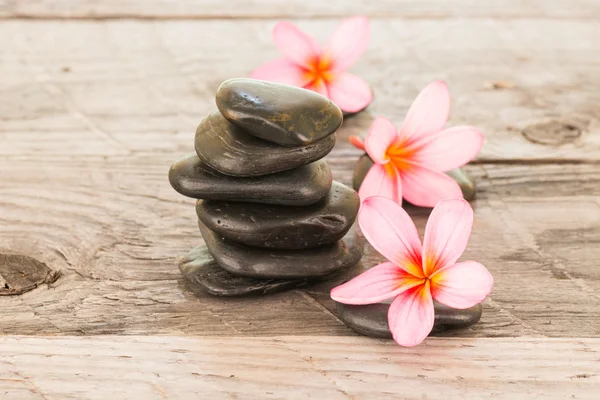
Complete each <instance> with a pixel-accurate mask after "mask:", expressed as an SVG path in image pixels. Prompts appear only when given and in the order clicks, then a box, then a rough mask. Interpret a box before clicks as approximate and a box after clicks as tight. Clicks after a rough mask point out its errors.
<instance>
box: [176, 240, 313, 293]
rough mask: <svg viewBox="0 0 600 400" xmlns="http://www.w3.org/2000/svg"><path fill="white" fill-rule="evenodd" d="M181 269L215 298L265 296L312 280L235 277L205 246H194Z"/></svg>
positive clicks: (306, 283) (184, 259) (186, 276)
mask: <svg viewBox="0 0 600 400" xmlns="http://www.w3.org/2000/svg"><path fill="white" fill-rule="evenodd" d="M179 270H180V271H181V273H182V274H183V276H184V278H186V279H187V280H188V281H189V282H190V283H191V284H192V285H194V286H198V287H200V288H201V289H204V290H205V291H206V292H208V293H209V294H212V295H213V296H226V297H235V296H250V295H265V294H271V293H276V292H281V291H284V290H289V289H295V288H300V287H303V286H306V285H308V284H309V280H308V279H294V280H285V279H253V278H245V277H243V276H238V275H234V274H232V273H230V272H227V271H225V270H224V269H223V268H221V267H219V265H218V264H217V263H216V261H215V260H214V259H213V257H212V256H211V254H210V252H209V251H208V248H207V247H206V246H205V245H200V246H198V247H194V248H193V249H192V250H191V251H190V252H189V253H188V254H187V255H186V256H185V257H184V258H183V259H182V260H181V262H180V263H179Z"/></svg>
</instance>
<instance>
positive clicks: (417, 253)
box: [358, 196, 424, 278]
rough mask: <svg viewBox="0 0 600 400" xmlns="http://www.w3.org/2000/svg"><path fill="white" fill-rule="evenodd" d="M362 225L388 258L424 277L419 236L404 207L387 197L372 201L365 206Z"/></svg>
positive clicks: (359, 218)
mask: <svg viewBox="0 0 600 400" xmlns="http://www.w3.org/2000/svg"><path fill="white" fill-rule="evenodd" d="M358 224H359V225H360V229H361V230H362V232H363V234H364V235H365V238H366V239H367V240H368V241H369V243H371V246H373V247H374V248H375V250H377V251H378V252H380V253H381V254H382V255H383V256H384V257H385V258H387V259H388V260H389V261H391V262H393V263H394V264H396V265H397V266H398V267H400V268H402V269H403V270H405V271H406V272H408V273H410V274H412V275H414V276H416V277H418V278H422V277H423V276H424V275H423V269H422V267H421V240H420V239H419V233H418V232H417V228H416V227H415V224H413V222H412V220H411V219H410V217H409V216H408V214H407V213H406V211H404V209H403V208H402V207H400V206H399V205H398V204H396V203H395V202H394V201H393V200H390V199H388V198H385V197H381V196H374V197H369V198H367V199H366V200H365V201H364V202H363V203H362V206H361V208H360V211H359V213H358Z"/></svg>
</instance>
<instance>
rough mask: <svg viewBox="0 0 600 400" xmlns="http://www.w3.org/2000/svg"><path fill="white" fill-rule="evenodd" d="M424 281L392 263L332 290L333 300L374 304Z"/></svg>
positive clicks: (380, 266)
mask: <svg viewBox="0 0 600 400" xmlns="http://www.w3.org/2000/svg"><path fill="white" fill-rule="evenodd" d="M422 283H423V280H422V279H416V278H415V277H414V276H412V275H410V274H408V273H406V272H405V271H403V270H402V269H400V268H398V266H396V265H394V264H393V263H391V262H385V263H383V264H379V265H377V266H375V267H373V268H371V269H369V270H367V271H365V272H363V273H362V274H360V275H359V276H357V277H356V278H354V279H352V280H351V281H349V282H346V283H344V284H343V285H340V286H338V287H335V288H333V289H332V290H331V298H332V299H333V300H335V301H338V302H340V303H344V304H373V303H379V302H380V301H383V300H387V299H391V298H392V297H395V296H397V295H398V294H399V293H402V292H403V291H405V290H408V289H410V288H411V287H414V286H416V285H420V284H422Z"/></svg>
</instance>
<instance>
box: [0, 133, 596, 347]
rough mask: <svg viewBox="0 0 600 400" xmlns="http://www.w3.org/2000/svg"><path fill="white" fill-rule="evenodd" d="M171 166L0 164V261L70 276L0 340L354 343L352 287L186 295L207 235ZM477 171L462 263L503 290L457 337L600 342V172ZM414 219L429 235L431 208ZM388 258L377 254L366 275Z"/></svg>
mask: <svg viewBox="0 0 600 400" xmlns="http://www.w3.org/2000/svg"><path fill="white" fill-rule="evenodd" d="M344 149H345V150H344ZM353 151H354V150H352V149H349V148H348V145H347V144H346V143H340V144H339V149H336V150H335V153H334V154H333V155H331V156H330V157H329V158H328V160H329V161H330V163H331V166H332V168H333V173H334V176H335V177H336V179H340V180H341V181H343V182H345V183H349V182H350V179H351V178H350V171H351V168H352V162H353V158H352V157H351V156H348V155H345V156H343V157H340V156H337V154H338V153H341V154H344V153H349V152H353ZM172 158H173V155H172V154H157V155H153V156H130V157H107V158H93V157H71V158H69V159H66V160H59V159H48V160H47V161H44V163H43V167H41V166H40V163H39V161H36V160H29V159H22V160H20V159H15V158H12V159H10V160H5V161H2V160H0V170H2V171H3V175H2V180H3V186H2V187H1V188H0V243H2V245H1V246H0V252H3V251H4V250H9V251H11V252H17V253H20V254H25V255H28V256H31V257H34V258H36V259H38V260H40V261H42V262H45V263H46V264H47V265H48V266H49V267H50V268H52V269H54V270H58V271H60V272H61V275H62V276H61V278H60V279H59V280H58V281H57V282H56V283H54V284H52V285H50V286H44V287H41V288H38V289H36V290H34V291H32V292H29V293H26V294H24V295H22V296H19V297H12V298H2V299H0V304H1V305H2V307H3V310H4V311H3V313H1V314H0V332H3V333H5V334H25V333H30V334H42V333H48V334H107V333H121V334H155V333H160V334H197V335H223V334H229V335H232V334H236V335H250V336H252V335H269V334H290V333H295V334H302V335H351V334H352V332H351V331H350V330H349V329H347V328H345V327H344V326H343V325H342V324H341V322H340V321H339V320H337V318H336V317H335V316H334V315H333V314H332V313H331V312H330V311H328V310H332V309H333V305H332V304H331V301H330V300H329V299H328V295H327V293H328V291H329V289H330V288H331V287H332V285H334V284H336V283H338V282H339V281H341V280H342V279H344V276H342V277H340V278H339V279H338V280H333V281H330V282H328V283H326V284H322V285H320V286H317V287H315V288H313V289H311V290H310V296H307V295H306V294H305V293H304V292H301V291H294V292H289V293H283V294H280V295H275V296H270V297H265V298H259V299H250V300H222V299H215V298H212V297H209V296H207V295H204V294H202V293H194V292H193V291H191V290H190V288H189V287H187V286H186V285H185V284H184V283H183V281H182V279H181V276H180V274H179V271H178V269H177V262H178V260H179V258H180V257H182V256H183V255H185V253H186V252H187V251H188V250H189V249H190V248H191V247H193V246H195V245H197V244H198V243H199V242H200V241H201V238H200V235H199V233H198V231H197V227H196V223H195V214H194V213H195V211H194V201H193V200H192V199H186V198H183V197H182V196H180V195H178V194H177V193H175V192H174V191H173V190H172V189H171V188H170V186H169V184H168V182H167V179H166V170H167V168H168V165H169V163H170V162H171V160H172ZM469 170H470V172H471V173H472V174H473V175H475V176H476V177H477V180H478V185H479V187H480V192H479V198H478V200H477V201H476V202H475V203H474V207H475V212H476V215H475V220H476V223H475V228H474V234H473V236H472V238H471V242H470V245H469V248H468V250H467V253H466V254H465V259H476V260H478V261H481V262H482V263H484V264H485V265H486V266H487V267H488V268H489V269H490V270H491V271H492V273H493V274H494V276H495V279H496V285H495V288H494V291H493V293H492V296H491V300H489V301H488V302H487V303H486V309H485V312H484V317H483V319H482V321H481V323H480V324H478V325H476V326H474V327H473V328H471V329H469V330H466V331H460V332H457V334H459V335H462V336H522V335H536V336H560V337H568V336H572V335H573V333H576V334H577V335H578V336H588V337H596V336H598V334H599V332H600V320H599V319H598V318H596V316H597V314H598V312H599V310H600V299H599V298H598V294H597V292H596V288H597V287H598V275H597V274H595V273H594V272H593V271H594V270H593V268H592V266H594V265H597V263H598V261H600V256H599V254H598V251H597V242H598V238H599V237H600V234H599V233H600V212H599V208H600V199H599V193H598V188H599V187H600V173H599V172H598V169H597V168H596V166H594V165H588V164H576V165H571V164H567V165H562V166H543V165H536V166H513V165H489V164H486V165H476V166H472V167H470V168H469ZM549 188H551V190H550V189H549ZM565 210H569V212H568V213H566V212H565ZM410 213H411V214H412V215H413V217H414V219H415V222H416V224H417V226H418V228H419V229H420V230H421V232H423V228H424V225H425V221H426V218H427V211H426V210H421V209H414V208H413V209H410ZM558 238H560V240H561V244H560V246H557V245H556V242H557V240H559V239H558ZM561 249H567V250H565V251H562V252H561V251H560V250H561ZM569 249H577V250H578V251H572V250H569ZM380 260H381V257H380V256H378V255H376V254H375V253H374V252H373V251H372V250H370V251H369V252H368V253H367V256H366V257H365V259H364V262H363V265H362V267H360V268H365V267H370V266H372V265H374V264H375V263H377V262H379V261H380ZM360 268H358V269H356V270H353V271H350V272H349V274H356V273H358V271H359V270H360ZM314 299H317V301H315V300H314ZM321 304H322V305H323V306H324V307H323V306H321ZM306 321H310V323H307V322H306Z"/></svg>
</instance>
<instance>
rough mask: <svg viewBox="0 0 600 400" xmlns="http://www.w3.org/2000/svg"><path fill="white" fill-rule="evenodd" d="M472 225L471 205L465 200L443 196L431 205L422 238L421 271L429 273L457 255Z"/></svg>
mask: <svg viewBox="0 0 600 400" xmlns="http://www.w3.org/2000/svg"><path fill="white" fill-rule="evenodd" d="M472 227H473V209H472V208H471V206H470V205H469V203H468V202H467V201H466V200H463V199H450V200H443V201H440V202H439V203H438V205H436V206H435V208H434V209H433V211H432V212H431V215H430V216H429V220H428V221H427V226H426V228H425V237H424V239H423V258H424V260H425V263H424V264H425V266H424V267H425V274H426V275H428V276H429V275H430V274H433V273H434V272H435V271H437V270H440V269H442V268H444V267H446V266H449V265H452V264H454V263H455V262H456V260H458V259H459V257H460V256H461V255H462V253H463V252H464V251H465V248H466V247H467V243H468V242H469V236H471V228H472Z"/></svg>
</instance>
